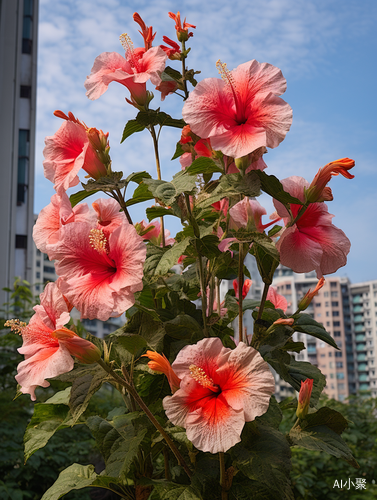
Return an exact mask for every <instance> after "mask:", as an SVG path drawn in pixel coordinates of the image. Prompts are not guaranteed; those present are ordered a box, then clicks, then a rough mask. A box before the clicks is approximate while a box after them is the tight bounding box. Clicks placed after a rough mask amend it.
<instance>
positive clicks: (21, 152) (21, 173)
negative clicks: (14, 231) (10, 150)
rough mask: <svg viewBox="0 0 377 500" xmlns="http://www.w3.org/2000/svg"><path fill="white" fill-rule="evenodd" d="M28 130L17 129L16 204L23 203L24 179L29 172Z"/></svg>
mask: <svg viewBox="0 0 377 500" xmlns="http://www.w3.org/2000/svg"><path fill="white" fill-rule="evenodd" d="M29 154H30V131H29V130H26V129H20V130H19V131H18V166H17V204H18V205H20V204H21V203H25V192H26V188H27V184H26V180H27V178H28V173H29Z"/></svg>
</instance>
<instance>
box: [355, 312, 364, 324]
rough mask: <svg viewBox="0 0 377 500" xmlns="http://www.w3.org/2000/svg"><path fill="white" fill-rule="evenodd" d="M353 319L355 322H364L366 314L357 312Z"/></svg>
mask: <svg viewBox="0 0 377 500" xmlns="http://www.w3.org/2000/svg"><path fill="white" fill-rule="evenodd" d="M353 320H354V322H355V323H363V321H364V316H363V315H362V314H355V316H354V318H353Z"/></svg>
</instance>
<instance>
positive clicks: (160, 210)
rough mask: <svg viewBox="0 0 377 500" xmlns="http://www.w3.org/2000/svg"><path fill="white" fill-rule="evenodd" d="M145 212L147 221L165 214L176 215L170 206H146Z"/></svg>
mask: <svg viewBox="0 0 377 500" xmlns="http://www.w3.org/2000/svg"><path fill="white" fill-rule="evenodd" d="M146 214H147V218H148V221H149V222H151V221H152V220H153V219H155V218H156V217H164V216H165V215H173V216H176V214H175V213H174V212H173V210H172V209H171V208H165V207H158V206H156V207H149V208H147V209H146Z"/></svg>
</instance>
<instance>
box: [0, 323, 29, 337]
mask: <svg viewBox="0 0 377 500" xmlns="http://www.w3.org/2000/svg"><path fill="white" fill-rule="evenodd" d="M4 326H6V327H8V328H10V329H11V331H12V332H14V333H17V334H18V335H22V334H23V331H24V330H25V328H26V326H27V325H26V323H25V322H24V321H20V320H19V319H8V321H6V322H5V323H4Z"/></svg>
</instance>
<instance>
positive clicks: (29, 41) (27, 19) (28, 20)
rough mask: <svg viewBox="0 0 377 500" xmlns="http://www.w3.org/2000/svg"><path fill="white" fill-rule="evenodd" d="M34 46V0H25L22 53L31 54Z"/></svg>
mask: <svg viewBox="0 0 377 500" xmlns="http://www.w3.org/2000/svg"><path fill="white" fill-rule="evenodd" d="M32 48H33V0H24V16H23V20H22V53H23V54H31V51H32Z"/></svg>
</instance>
